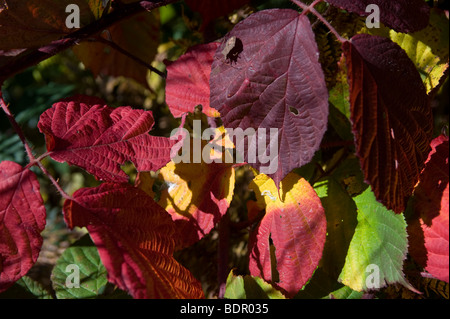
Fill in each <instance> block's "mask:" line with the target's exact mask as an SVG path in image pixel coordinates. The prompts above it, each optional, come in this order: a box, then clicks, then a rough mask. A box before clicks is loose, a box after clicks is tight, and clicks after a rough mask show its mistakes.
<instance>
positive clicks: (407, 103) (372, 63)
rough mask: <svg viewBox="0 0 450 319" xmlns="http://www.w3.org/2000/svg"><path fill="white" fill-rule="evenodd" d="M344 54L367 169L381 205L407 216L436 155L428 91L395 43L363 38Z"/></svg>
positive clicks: (355, 126)
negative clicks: (423, 172)
mask: <svg viewBox="0 0 450 319" xmlns="http://www.w3.org/2000/svg"><path fill="white" fill-rule="evenodd" d="M343 49H344V54H345V57H346V62H347V68H348V76H349V83H350V104H351V120H352V126H353V133H354V135H355V144H356V149H357V155H358V156H359V159H360V161H361V167H362V169H363V172H364V175H365V178H366V180H367V182H368V183H369V184H370V185H371V186H372V189H373V191H374V193H375V196H376V198H377V200H379V201H381V202H382V203H383V204H384V205H385V206H386V207H387V208H388V209H391V210H393V211H395V212H396V213H401V212H403V210H404V209H405V206H406V202H407V200H408V198H409V197H410V195H411V194H412V191H413V189H414V186H415V185H416V183H417V181H418V179H419V175H420V172H421V170H422V168H423V165H424V162H425V159H426V157H427V155H428V152H429V149H430V147H429V141H430V140H431V134H432V128H433V122H432V114H431V108H430V104H429V99H428V96H427V94H426V91H425V87H424V85H423V83H422V80H421V78H420V75H419V73H418V72H417V70H416V68H415V66H414V64H413V62H412V61H411V60H410V59H409V58H408V56H407V55H406V53H405V51H403V49H401V48H400V47H399V46H398V45H397V44H395V43H394V42H392V41H391V40H389V39H386V38H382V37H376V36H370V35H367V34H359V35H356V36H354V37H353V38H352V40H351V42H345V43H344V45H343Z"/></svg>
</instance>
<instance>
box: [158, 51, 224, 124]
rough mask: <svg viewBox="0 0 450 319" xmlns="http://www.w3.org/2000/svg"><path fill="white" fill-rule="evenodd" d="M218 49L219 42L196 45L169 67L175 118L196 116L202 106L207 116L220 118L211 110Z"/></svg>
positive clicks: (169, 100) (168, 94) (168, 100)
mask: <svg viewBox="0 0 450 319" xmlns="http://www.w3.org/2000/svg"><path fill="white" fill-rule="evenodd" d="M218 46H219V43H216V42H212V43H208V44H200V45H196V46H194V47H192V48H189V50H187V52H186V53H185V54H184V55H182V56H181V57H180V58H179V59H178V60H176V61H175V62H172V63H170V64H169V65H168V66H167V82H166V103H167V105H168V106H169V109H170V112H172V114H173V116H174V117H181V116H182V115H183V114H184V113H187V112H191V113H193V112H194V109H195V107H196V106H197V105H199V104H201V105H202V106H203V113H205V114H206V115H207V116H212V117H217V116H219V115H220V114H219V113H218V112H217V111H216V110H215V109H213V108H211V107H210V106H209V95H210V93H209V75H210V73H211V64H212V62H213V59H214V53H215V52H216V49H217V47H218Z"/></svg>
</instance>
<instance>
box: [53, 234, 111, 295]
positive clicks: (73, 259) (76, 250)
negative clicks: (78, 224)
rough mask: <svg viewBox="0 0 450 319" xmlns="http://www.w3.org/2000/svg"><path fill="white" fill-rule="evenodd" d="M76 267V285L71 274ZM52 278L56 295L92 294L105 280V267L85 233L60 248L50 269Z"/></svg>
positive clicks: (97, 290)
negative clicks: (60, 252)
mask: <svg viewBox="0 0 450 319" xmlns="http://www.w3.org/2000/svg"><path fill="white" fill-rule="evenodd" d="M77 269H78V270H79V287H77V285H75V284H76V282H77V281H76V278H74V277H75V276H76V273H77ZM52 282H53V289H54V290H55V293H56V297H57V298H58V299H81V298H83V299H86V298H96V297H98V296H99V294H101V293H102V292H103V290H104V289H105V288H104V287H105V286H106V284H107V283H108V281H107V278H106V269H105V267H104V266H103V264H102V262H101V260H100V256H99V254H98V250H97V247H95V245H94V244H93V243H92V241H91V240H90V237H89V235H85V236H84V237H82V238H81V239H80V240H78V241H77V242H75V243H74V244H73V245H72V246H70V247H69V248H67V249H66V250H65V251H64V253H63V254H62V255H61V257H60V258H59V259H58V261H57V262H56V265H55V268H54V269H53V272H52ZM67 284H68V285H67ZM71 286H72V287H71Z"/></svg>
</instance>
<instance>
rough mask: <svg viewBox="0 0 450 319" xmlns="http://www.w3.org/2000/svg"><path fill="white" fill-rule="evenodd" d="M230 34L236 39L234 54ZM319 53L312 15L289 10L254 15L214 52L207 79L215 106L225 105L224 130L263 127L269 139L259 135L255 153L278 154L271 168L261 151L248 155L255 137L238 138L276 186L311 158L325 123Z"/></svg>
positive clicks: (325, 103)
mask: <svg viewBox="0 0 450 319" xmlns="http://www.w3.org/2000/svg"><path fill="white" fill-rule="evenodd" d="M261 26H264V27H263V28H261ZM233 37H236V39H235V41H236V42H235V43H236V45H235V47H233V48H232V51H233V52H232V54H230V51H229V49H230V47H229V46H230V45H229V44H230V43H232V41H233ZM230 41H231V42H230ZM237 43H239V45H237ZM227 45H228V46H227ZM241 45H242V47H241ZM225 49H227V50H225ZM224 53H225V54H226V56H224ZM230 57H231V58H232V59H227V58H230ZM318 58H319V51H318V48H317V44H316V42H315V37H314V33H313V32H312V29H311V25H310V23H309V20H308V18H307V17H306V16H301V15H299V14H298V12H296V11H294V10H289V9H273V10H265V11H260V12H257V13H255V14H253V15H251V16H249V17H248V18H246V19H245V20H243V21H242V22H240V23H238V24H237V25H236V26H235V27H234V29H233V30H232V31H231V32H230V33H229V34H228V36H227V41H224V42H223V43H222V44H221V45H220V46H219V48H218V49H217V51H216V55H215V61H214V62H213V65H212V71H211V79H210V85H211V106H212V107H214V108H216V109H217V110H218V111H219V112H220V115H221V118H222V120H223V123H224V126H225V127H226V128H227V129H229V128H232V129H236V128H241V129H242V130H244V131H245V130H246V129H248V128H251V129H254V130H255V131H257V130H258V129H265V130H266V136H265V138H264V137H262V136H261V135H260V134H258V138H259V139H260V140H261V141H262V142H264V141H265V142H266V144H265V145H267V147H265V149H262V148H263V147H261V149H258V152H261V153H263V152H264V151H266V154H267V155H269V156H272V155H277V157H276V158H275V159H276V160H277V163H275V164H277V165H274V166H272V165H270V167H267V165H266V164H264V163H261V160H260V156H258V157H257V158H256V160H253V159H251V158H250V157H249V156H248V155H249V151H251V150H255V149H256V145H255V144H256V142H255V143H251V139H249V138H248V136H246V137H245V138H242V139H238V140H237V141H236V142H235V145H236V149H237V150H239V149H241V147H242V144H244V146H243V147H242V148H243V149H244V150H245V153H244V154H243V155H244V160H245V161H246V162H247V163H249V164H250V165H252V166H253V167H254V168H255V169H257V170H260V171H261V172H262V173H265V174H267V175H269V176H270V177H271V178H273V179H274V180H275V184H276V185H277V187H278V185H279V182H280V181H281V180H282V179H283V177H284V176H286V175H287V174H288V173H289V172H290V171H291V170H292V169H294V168H296V167H299V166H302V165H304V164H306V163H308V162H309V161H310V160H311V158H312V157H313V155H314V152H315V151H316V150H317V149H318V148H319V145H320V142H321V140H322V137H323V134H324V132H325V130H326V126H327V120H328V117H327V116H328V91H327V88H326V84H325V80H324V76H323V72H322V68H321V65H320V63H319V62H318ZM228 60H230V61H228ZM234 60H236V61H234ZM271 128H273V129H276V130H277V132H278V148H277V149H276V151H277V153H276V154H270V153H273V152H271V151H269V150H268V148H269V147H268V145H269V144H270V143H272V144H273V145H275V144H274V142H275V141H276V139H275V138H273V139H270V136H269V131H270V129H271ZM255 141H256V139H255ZM233 142H234V141H233ZM278 156H279V157H278ZM249 159H250V160H249ZM261 168H267V170H265V171H262V170H261Z"/></svg>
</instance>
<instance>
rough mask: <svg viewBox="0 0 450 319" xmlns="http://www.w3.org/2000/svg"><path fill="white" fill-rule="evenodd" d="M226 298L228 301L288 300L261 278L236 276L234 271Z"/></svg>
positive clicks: (228, 283)
mask: <svg viewBox="0 0 450 319" xmlns="http://www.w3.org/2000/svg"><path fill="white" fill-rule="evenodd" d="M225 298H227V299H286V297H285V296H284V295H283V294H282V293H281V292H280V291H279V290H277V289H275V288H274V287H273V286H272V285H271V284H269V283H267V282H265V281H264V280H263V279H261V278H259V277H253V276H249V275H246V276H236V275H235V274H234V273H233V271H231V272H230V274H229V275H228V278H227V284H226V290H225Z"/></svg>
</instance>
